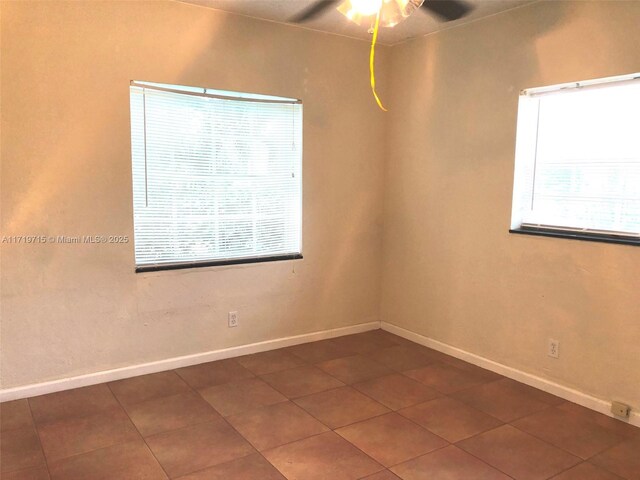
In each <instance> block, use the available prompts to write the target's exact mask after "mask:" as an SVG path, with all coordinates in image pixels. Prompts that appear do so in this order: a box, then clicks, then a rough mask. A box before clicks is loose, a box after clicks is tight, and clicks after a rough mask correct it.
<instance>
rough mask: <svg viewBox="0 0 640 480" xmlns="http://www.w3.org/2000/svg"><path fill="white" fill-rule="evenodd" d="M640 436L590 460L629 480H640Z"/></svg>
mask: <svg viewBox="0 0 640 480" xmlns="http://www.w3.org/2000/svg"><path fill="white" fill-rule="evenodd" d="M639 452H640V437H636V438H633V439H631V440H626V441H624V442H622V443H620V444H618V445H616V446H615V447H613V448H610V449H609V450H605V451H604V452H602V453H600V454H598V455H596V456H595V457H593V458H592V459H591V460H590V461H591V463H594V464H596V465H597V466H599V467H602V468H604V469H605V470H609V471H610V472H613V473H615V474H616V475H618V476H620V477H622V478H626V479H627V480H640V453H639Z"/></svg>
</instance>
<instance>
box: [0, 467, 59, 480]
mask: <svg viewBox="0 0 640 480" xmlns="http://www.w3.org/2000/svg"><path fill="white" fill-rule="evenodd" d="M2 480H49V470H48V469H47V467H44V466H43V467H33V468H27V469H25V470H17V471H15V472H7V473H3V474H2Z"/></svg>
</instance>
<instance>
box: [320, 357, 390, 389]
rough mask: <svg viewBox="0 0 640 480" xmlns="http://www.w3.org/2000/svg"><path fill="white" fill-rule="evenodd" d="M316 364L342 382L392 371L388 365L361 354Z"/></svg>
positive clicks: (367, 378)
mask: <svg viewBox="0 0 640 480" xmlns="http://www.w3.org/2000/svg"><path fill="white" fill-rule="evenodd" d="M316 366H317V367H318V368H320V369H321V370H324V371H325V372H327V373H328V374H329V375H331V376H332V377H335V378H337V379H338V380H340V381H342V382H344V383H356V382H362V381H364V380H369V379H370V378H377V377H382V376H383V375H388V374H390V373H393V370H391V369H390V368H389V367H385V366H384V365H382V364H380V363H376V362H374V361H373V360H371V359H369V358H367V357H364V356H362V355H353V356H351V357H344V358H336V359H334V360H327V361H326V362H321V363H318V364H316Z"/></svg>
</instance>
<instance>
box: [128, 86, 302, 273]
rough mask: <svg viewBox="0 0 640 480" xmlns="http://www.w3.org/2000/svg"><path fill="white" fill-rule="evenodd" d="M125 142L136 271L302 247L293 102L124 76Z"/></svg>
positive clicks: (298, 111) (289, 252) (298, 113)
mask: <svg viewBox="0 0 640 480" xmlns="http://www.w3.org/2000/svg"><path fill="white" fill-rule="evenodd" d="M247 97H249V98H247ZM131 144H132V163H133V201H134V224H135V256H136V265H137V266H138V267H139V269H140V270H144V269H145V268H144V267H145V266H147V267H148V266H156V265H165V266H166V265H181V264H189V263H199V262H214V263H215V262H216V261H219V262H220V263H223V262H225V261H232V260H238V259H257V260H260V259H265V258H267V257H269V258H270V257H279V256H290V257H294V256H295V255H298V254H300V253H301V221H302V204H301V201H302V105H301V103H300V102H299V101H297V100H293V99H283V98H279V97H267V96H264V95H256V96H249V95H246V94H239V95H237V96H234V94H233V93H231V92H220V91H211V90H208V89H197V88H193V87H178V86H169V85H166V86H161V85H158V84H141V83H132V85H131Z"/></svg>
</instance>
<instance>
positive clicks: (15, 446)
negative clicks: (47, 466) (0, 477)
mask: <svg viewBox="0 0 640 480" xmlns="http://www.w3.org/2000/svg"><path fill="white" fill-rule="evenodd" d="M44 463H45V462H44V455H43V454H42V449H41V448H40V440H39V439H38V433H37V432H36V429H35V428H33V427H32V426H31V427H24V428H15V429H13V430H7V431H4V432H2V433H0V471H2V472H3V473H4V472H10V471H12V470H22V469H25V468H29V467H37V466H40V465H44Z"/></svg>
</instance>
